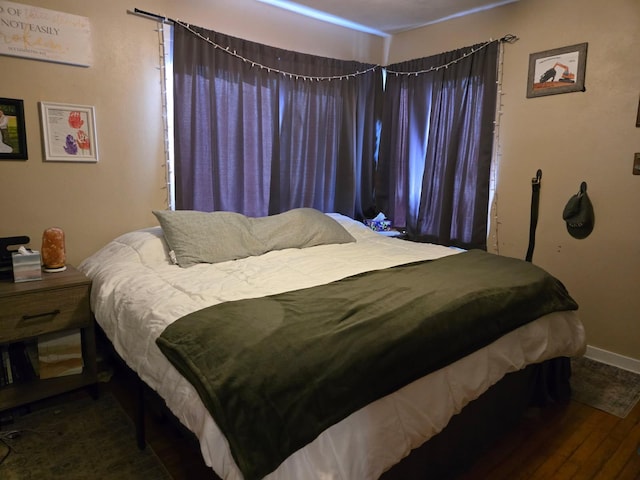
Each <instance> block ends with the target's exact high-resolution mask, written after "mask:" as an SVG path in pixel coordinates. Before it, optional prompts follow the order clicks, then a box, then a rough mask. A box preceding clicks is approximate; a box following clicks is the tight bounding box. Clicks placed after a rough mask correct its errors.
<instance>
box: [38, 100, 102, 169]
mask: <svg viewBox="0 0 640 480" xmlns="http://www.w3.org/2000/svg"><path fill="white" fill-rule="evenodd" d="M40 114H41V116H42V139H43V143H44V159H45V160H46V161H49V162H97V161H98V143H97V137H96V115H95V108H94V107H91V106H86V105H69V104H64V103H50V102H40Z"/></svg>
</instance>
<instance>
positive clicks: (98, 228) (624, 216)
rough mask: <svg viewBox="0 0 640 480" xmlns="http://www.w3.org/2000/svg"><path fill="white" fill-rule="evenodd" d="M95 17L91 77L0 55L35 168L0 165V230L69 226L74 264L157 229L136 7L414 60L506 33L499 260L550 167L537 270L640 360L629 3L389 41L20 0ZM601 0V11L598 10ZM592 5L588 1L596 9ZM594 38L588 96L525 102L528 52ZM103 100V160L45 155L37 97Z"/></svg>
mask: <svg viewBox="0 0 640 480" xmlns="http://www.w3.org/2000/svg"><path fill="white" fill-rule="evenodd" d="M25 3H27V4H29V5H34V6H40V7H44V8H50V9H55V10H59V11H63V12H67V13H72V14H76V15H83V16H86V17H88V18H89V19H90V21H91V30H92V49H93V56H94V62H93V65H92V66H91V67H89V68H81V67H72V66H66V65H57V64H53V63H48V62H39V61H34V60H27V59H21V58H14V57H7V56H0V71H1V72H2V83H1V88H0V96H4V97H9V98H21V99H23V100H24V102H25V116H26V123H27V137H28V149H29V160H28V161H26V162H23V161H12V162H8V161H2V162H0V237H4V236H10V235H17V234H26V235H29V236H30V237H31V238H32V246H33V247H34V248H39V247H40V238H41V235H42V231H43V230H44V229H45V228H46V227H49V226H54V225H56V226H60V227H62V228H63V229H64V230H65V232H66V235H67V250H68V258H69V261H70V262H71V263H75V264H77V263H78V262H80V261H81V260H82V259H83V258H85V257H86V256H88V255H90V254H91V253H92V252H94V251H95V250H97V249H98V248H100V247H101V246H102V245H104V244H105V243H106V242H107V241H109V240H110V239H112V238H113V237H115V236H117V235H119V234H121V233H123V232H126V231H129V230H132V229H136V228H141V227H145V226H149V225H154V224H156V222H155V218H154V217H153V216H152V214H151V210H153V209H162V208H165V207H166V190H165V188H164V184H165V170H164V150H163V133H162V119H161V114H162V111H161V106H160V80H159V78H160V77H159V73H158V70H157V67H158V65H159V60H158V40H157V39H158V37H157V34H156V32H154V29H155V28H156V23H155V22H153V21H151V20H147V19H145V18H141V17H139V16H135V15H130V14H127V10H128V9H132V8H134V7H137V8H140V9H142V10H148V11H151V12H154V13H160V14H163V15H166V16H168V17H171V18H177V19H180V20H183V21H186V22H192V23H194V24H196V25H199V26H203V27H207V28H210V29H213V30H217V31H220V32H223V33H227V34H230V35H235V36H238V37H242V38H246V39H249V40H254V41H258V42H262V43H266V44H269V45H273V46H278V47H282V48H288V49H292V50H298V51H302V52H308V53H314V54H318V55H325V56H331V57H336V58H344V59H356V60H360V61H368V62H375V63H384V62H385V61H386V55H387V48H389V50H388V55H389V62H396V61H401V60H405V59H410V58H416V57H422V56H427V55H431V54H434V53H439V52H442V51H446V50H453V49H456V48H459V47H463V46H467V45H471V44H474V43H478V42H482V41H484V40H486V39H488V38H499V37H501V36H503V35H504V34H506V33H513V34H516V35H517V36H518V37H519V38H520V40H519V41H518V42H516V43H515V44H513V45H507V46H506V48H505V55H504V81H503V86H502V90H503V94H504V96H503V98H502V100H503V102H502V103H503V106H502V117H501V122H500V124H501V128H500V139H501V142H500V143H501V145H500V153H501V155H500V164H499V165H500V171H499V179H498V196H497V203H496V205H495V207H496V212H497V218H496V220H497V223H496V222H495V221H494V225H497V229H495V230H494V231H493V232H492V234H491V238H490V244H491V245H492V249H493V250H494V251H498V252H499V253H500V254H503V255H509V256H514V257H520V258H522V257H524V254H525V252H526V248H527V238H528V222H529V201H530V195H531V187H530V179H531V177H532V176H533V175H534V174H535V171H536V170H537V169H538V168H540V169H542V171H543V180H542V182H543V183H542V192H541V201H540V222H539V225H538V235H537V243H536V251H535V254H534V263H537V264H539V265H540V266H542V267H544V268H546V269H548V270H549V271H551V272H552V273H553V274H555V275H556V276H558V277H559V278H560V279H562V280H563V281H564V283H565V284H566V285H567V287H568V288H569V290H570V291H571V293H572V294H573V295H574V297H575V298H576V300H577V301H578V302H579V303H580V305H581V315H582V318H583V319H584V322H585V325H586V327H587V334H588V341H589V343H590V344H591V345H593V346H596V347H599V348H603V349H606V350H609V351H612V352H615V353H618V354H621V355H626V356H629V357H632V358H635V359H640V314H639V312H640V295H638V294H637V290H638V286H639V285H640V243H639V242H638V240H640V215H639V214H638V212H637V209H636V206H637V205H638V204H640V176H632V175H631V165H632V158H633V153H634V152H637V151H640V129H638V128H636V127H635V118H636V113H637V108H638V96H639V94H640V89H639V87H640V64H638V61H637V48H638V45H640V32H639V25H640V4H639V3H638V1H637V0H610V1H609V2H606V4H604V3H603V2H596V1H589V2H586V1H579V0H573V1H569V2H557V1H550V0H521V1H520V2H518V3H516V4H511V5H507V6H504V7H501V8H498V9H495V10H491V11H487V12H482V13H478V14H475V15H472V16H469V17H464V18H460V19H455V20H451V21H448V22H444V23H441V24H436V25H432V26H429V27H425V28H423V29H418V30H414V31H411V32H407V33H404V34H401V35H398V36H396V37H394V38H393V40H392V41H391V42H384V41H383V40H382V39H380V38H377V37H373V36H371V35H366V34H362V33H357V32H351V31H348V30H346V29H343V28H340V27H333V26H329V25H327V24H324V23H321V22H317V21H313V20H305V19H303V18H302V17H299V16H297V15H295V14H292V13H289V12H285V11H280V10H278V9H276V8H275V7H271V6H268V5H264V4H262V3H260V2H255V1H253V0H184V1H182V2H175V1H170V0H156V1H153V0H139V1H137V2H134V3H131V2H130V1H124V0H110V1H108V2H107V1H98V0H91V1H88V0H29V1H28V2H25ZM591 5H594V6H591ZM595 5H597V6H595ZM581 42H588V43H589V51H588V58H587V68H586V88H587V91H586V92H585V93H570V94H564V95H554V96H548V97H542V98H535V99H526V98H525V88H526V80H527V65H528V58H529V54H530V53H532V52H537V51H541V50H547V49H551V48H556V47H560V46H564V45H572V44H575V43H581ZM39 101H50V102H62V103H78V104H87V105H94V106H95V107H96V117H97V119H96V120H97V128H98V144H99V153H100V161H99V162H98V163H97V164H67V163H52V162H43V161H42V158H43V154H42V147H41V140H40V122H39V115H38V102H39ZM581 181H586V182H587V183H588V184H589V193H590V196H591V199H592V201H593V204H594V207H595V211H596V216H597V220H596V228H595V230H594V232H593V234H592V235H591V236H590V237H588V238H587V239H585V240H575V239H573V238H571V237H570V236H569V235H568V234H567V233H566V230H565V227H564V224H563V222H562V219H561V215H562V208H563V207H564V205H565V203H566V201H567V200H568V198H569V196H570V195H571V194H573V193H575V192H576V191H577V189H578V186H579V184H580V182H581Z"/></svg>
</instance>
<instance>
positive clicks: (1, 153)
mask: <svg viewBox="0 0 640 480" xmlns="http://www.w3.org/2000/svg"><path fill="white" fill-rule="evenodd" d="M0 111H1V112H2V115H0V135H1V137H0V160H27V158H29V157H28V155H27V131H26V129H25V126H24V125H25V123H24V102H23V101H22V100H18V99H14V98H0ZM3 118H6V120H7V121H6V128H4V127H3V124H4V123H5V122H4V121H3Z"/></svg>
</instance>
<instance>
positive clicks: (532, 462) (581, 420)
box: [104, 371, 640, 480]
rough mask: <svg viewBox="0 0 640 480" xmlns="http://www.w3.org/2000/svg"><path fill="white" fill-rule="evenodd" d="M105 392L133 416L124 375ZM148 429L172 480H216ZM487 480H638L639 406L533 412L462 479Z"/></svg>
mask: <svg viewBox="0 0 640 480" xmlns="http://www.w3.org/2000/svg"><path fill="white" fill-rule="evenodd" d="M104 388H107V389H109V390H110V391H112V392H113V393H114V395H115V396H116V398H118V399H119V400H120V402H121V403H122V404H123V406H124V408H125V410H127V412H129V414H132V412H133V398H134V394H133V392H134V390H133V387H132V383H131V378H129V377H128V376H127V374H126V373H125V372H121V371H117V372H116V374H115V375H114V376H113V378H112V379H111V381H110V382H108V383H107V384H105V386H104ZM146 427H147V441H148V443H149V444H150V445H151V447H152V448H153V450H154V451H155V452H156V454H157V455H158V456H159V457H160V458H161V459H162V461H163V463H164V465H165V467H166V468H167V470H168V471H169V472H170V473H171V475H172V476H173V478H174V480H209V479H216V478H217V476H216V475H215V474H213V472H212V470H211V469H209V468H207V467H206V466H205V464H204V461H203V460H202V457H201V456H200V454H199V451H198V449H197V448H196V447H195V445H194V444H193V443H191V440H190V439H188V438H187V437H186V436H184V435H183V434H182V433H181V432H180V431H179V430H178V429H177V428H176V427H175V426H174V425H173V424H172V422H170V421H166V420H165V421H161V419H160V418H159V417H158V416H157V415H155V414H153V413H148V415H147V422H146ZM487 479H491V480H569V479H571V480H640V403H638V404H637V405H636V406H635V408H634V409H633V410H632V411H631V413H629V415H628V416H627V417H626V418H624V419H621V418H618V417H616V416H614V415H610V414H607V413H604V412H602V411H600V410H597V409H595V408H591V407H588V406H586V405H583V404H580V403H578V402H573V401H572V402H569V403H568V404H567V405H563V406H556V407H552V408H546V409H531V410H530V411H529V412H528V413H527V415H525V417H524V418H523V419H522V421H521V423H520V424H519V425H518V427H516V428H515V429H514V430H513V431H511V432H510V433H509V434H508V435H507V436H505V437H503V438H502V439H501V440H500V441H499V442H498V443H497V445H495V448H493V449H492V450H491V452H490V453H489V454H488V455H486V456H485V457H484V458H482V459H481V460H480V461H479V462H478V463H476V464H475V465H474V467H473V468H472V469H471V470H470V471H468V472H467V473H466V474H464V475H462V476H461V477H460V480H487ZM301 480H303V479H301ZM353 480H357V479H353Z"/></svg>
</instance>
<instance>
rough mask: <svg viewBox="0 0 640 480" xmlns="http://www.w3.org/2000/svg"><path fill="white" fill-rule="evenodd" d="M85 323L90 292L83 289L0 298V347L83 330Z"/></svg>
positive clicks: (88, 315) (48, 291)
mask: <svg viewBox="0 0 640 480" xmlns="http://www.w3.org/2000/svg"><path fill="white" fill-rule="evenodd" d="M88 321H90V312H89V288H88V287H87V286H84V285H82V286H75V287H69V288H59V289H53V290H46V291H37V292H30V293H28V294H23V295H15V296H12V297H7V298H0V343H8V342H12V341H15V340H18V339H22V338H28V337H35V336H38V335H42V334H45V333H48V332H52V331H57V330H64V329H67V328H73V327H82V326H85V325H86V324H87V322H88Z"/></svg>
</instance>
